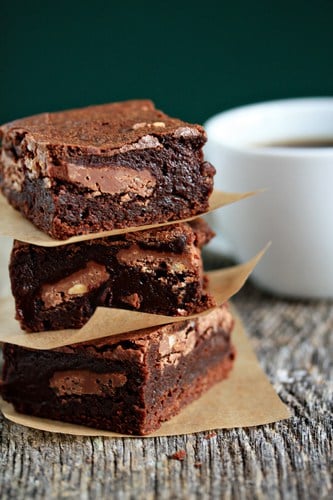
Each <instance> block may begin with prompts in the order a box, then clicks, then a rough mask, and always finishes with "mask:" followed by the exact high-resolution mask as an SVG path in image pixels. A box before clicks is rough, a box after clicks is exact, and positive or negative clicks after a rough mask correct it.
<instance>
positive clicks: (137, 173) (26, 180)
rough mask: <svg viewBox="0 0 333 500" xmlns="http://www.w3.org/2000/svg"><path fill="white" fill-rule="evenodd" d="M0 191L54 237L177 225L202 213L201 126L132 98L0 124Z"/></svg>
mask: <svg viewBox="0 0 333 500" xmlns="http://www.w3.org/2000/svg"><path fill="white" fill-rule="evenodd" d="M0 135H1V137H2V153H1V161H0V186H1V188H2V192H3V194H4V195H5V196H6V197H7V199H8V201H9V202H10V203H11V204H12V205H13V206H14V207H15V208H16V209H18V210H20V212H21V213H22V214H23V215H24V216H25V217H27V218H28V219H29V220H30V221H32V222H33V223H34V224H35V225H36V226H37V227H38V228H39V229H41V230H42V231H44V232H46V233H48V234H49V235H50V236H52V237H54V238H57V239H66V238H67V237H70V236H73V235H79V234H89V233H93V232H98V231H104V230H112V229H115V228H126V227H130V226H140V225H146V224H152V223H159V222H166V221H175V220H179V219H182V218H186V217H189V216H193V215H196V214H199V213H202V212H203V211H205V210H206V209H207V208H208V198H209V195H210V194H211V192H212V188H213V176H214V173H215V169H214V167H212V165H210V164H209V163H207V162H205V161H204V159H203V152H202V146H203V145H204V143H205V141H206V134H205V132H204V130H203V128H202V127H201V126H199V125H192V124H189V123H186V122H183V121H181V120H178V119H175V118H170V117H169V116H167V115H166V114H164V113H163V112H162V111H159V110H157V109H155V107H154V105H153V103H152V102H151V101H146V100H136V101H135V100H134V101H126V102H121V103H113V104H105V105H100V106H91V107H87V108H83V109H76V110H70V111H62V112H58V113H45V114H41V115H36V116H32V117H30V118H23V119H20V120H16V121H13V122H11V123H8V124H6V125H3V126H2V127H1V128H0Z"/></svg>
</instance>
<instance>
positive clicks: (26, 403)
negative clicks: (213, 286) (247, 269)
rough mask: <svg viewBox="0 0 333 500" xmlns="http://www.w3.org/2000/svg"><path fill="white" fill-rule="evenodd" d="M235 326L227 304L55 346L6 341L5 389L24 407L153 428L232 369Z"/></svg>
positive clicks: (118, 427) (95, 422)
mask: <svg viewBox="0 0 333 500" xmlns="http://www.w3.org/2000/svg"><path fill="white" fill-rule="evenodd" d="M232 328H233V318H232V316H231V313H230V312H229V310H228V307H227V305H223V306H221V307H219V308H216V309H213V310H212V311H211V312H210V313H209V314H207V315H204V316H201V317H199V318H197V319H195V320H184V322H181V323H174V324H169V325H166V326H162V327H155V328H150V329H146V330H140V331H137V332H134V333H131V334H129V333H128V334H123V335H121V336H117V337H107V338H104V339H99V340H94V341H89V342H85V343H81V344H75V345H71V346H67V347H60V348H57V349H53V350H48V351H46V350H44V351H42V350H33V349H28V348H23V347H19V346H16V345H12V344H5V345H4V349H3V355H4V361H5V363H4V369H3V380H2V382H1V385H0V392H1V395H2V397H3V398H4V399H5V400H6V401H9V402H11V403H13V405H14V407H15V409H16V410H17V411H18V412H22V413H26V414H30V415H35V416H38V417H47V418H50V419H56V420H62V421H66V422H71V423H76V424H82V425H87V426H90V427H95V428H99V429H106V430H110V431H115V432H121V433H125V434H135V435H141V434H147V433H150V432H152V431H154V430H156V429H158V428H159V427H160V425H161V423H162V422H163V421H165V420H168V419H169V418H170V417H172V416H173V415H176V414H177V413H178V412H179V411H180V410H181V409H182V408H183V407H184V406H186V405H187V404H188V403H190V402H191V401H193V400H195V399H197V398H198V397H199V396H200V395H201V394H202V393H203V392H204V391H206V390H207V389H209V388H210V387H211V386H212V385H213V384H215V383H216V382H218V381H220V380H222V379H223V378H225V377H226V376H227V375H228V373H229V371H230V369H231V368H232V365H233V360H234V355H235V353H234V348H233V347H232V344H231V342H230V334H231V331H232ZM221 411H223V408H221Z"/></svg>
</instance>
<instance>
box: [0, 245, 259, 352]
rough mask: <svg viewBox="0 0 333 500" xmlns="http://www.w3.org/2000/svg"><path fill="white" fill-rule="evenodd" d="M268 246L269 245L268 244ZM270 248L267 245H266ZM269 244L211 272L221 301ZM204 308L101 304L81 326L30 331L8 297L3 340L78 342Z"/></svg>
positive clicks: (1, 306) (0, 331) (2, 310)
mask: <svg viewBox="0 0 333 500" xmlns="http://www.w3.org/2000/svg"><path fill="white" fill-rule="evenodd" d="M267 246H268V245H267ZM266 248H267V247H266ZM266 248H265V249H263V250H262V251H261V252H259V253H258V254H257V255H256V256H255V257H253V258H252V259H251V260H249V261H248V262H246V263H245V264H240V265H238V266H232V267H228V268H224V269H219V270H216V271H211V272H209V273H207V276H208V277H209V287H208V290H209V291H210V292H211V293H212V294H213V295H214V297H215V300H216V303H217V304H218V305H220V304H223V302H225V301H227V300H229V299H230V297H232V296H233V295H235V293H237V292H238V291H239V290H240V289H241V287H242V286H243V284H244V282H245V281H246V279H247V278H248V276H249V275H250V273H251V272H252V270H253V269H254V267H255V266H256V264H257V263H258V261H259V260H260V259H261V257H262V255H263V254H264V253H265V251H266ZM207 312H208V311H204V312H202V313H199V314H194V315H191V316H176V317H175V316H164V315H160V314H148V313H142V312H137V311H128V310H126V309H116V308H108V307H98V308H97V309H96V311H95V312H94V314H93V316H92V317H91V318H90V319H89V321H88V322H87V323H86V324H85V325H84V326H83V327H82V328H81V329H68V330H57V331H50V332H38V333H26V332H24V331H23V330H21V328H20V326H19V323H18V322H17V321H16V320H15V319H14V317H15V307H14V299H13V298H12V297H7V298H5V299H2V300H1V301H0V342H9V343H11V344H16V345H20V346H23V347H30V348H32V349H54V348H55V347H60V346H64V345H69V344H74V343H76V342H85V341H87V340H93V339H97V338H102V337H108V336H111V335H117V334H120V333H124V332H131V331H134V330H140V329H142V328H147V327H151V326H157V325H164V324H167V323H174V322H176V321H184V319H191V318H195V317H197V316H201V315H204V314H207Z"/></svg>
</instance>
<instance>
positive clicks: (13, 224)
mask: <svg viewBox="0 0 333 500" xmlns="http://www.w3.org/2000/svg"><path fill="white" fill-rule="evenodd" d="M259 192H261V190H258V191H249V192H246V193H225V192H223V191H217V190H214V192H213V193H212V195H211V197H210V199H209V210H207V211H206V212H203V213H202V214H198V215H195V216H193V217H188V218H187V219H181V220H178V221H168V222H163V223H160V224H151V225H147V226H136V227H128V228H125V229H114V230H113V231H103V232H99V233H90V234H85V235H82V236H73V237H71V238H68V239H67V240H55V239H53V238H51V237H50V236H48V235H47V234H44V233H43V232H42V231H40V230H39V229H37V228H36V227H35V226H34V225H33V224H32V223H31V222H30V221H28V220H27V219H25V217H23V216H22V215H21V214H20V212H18V211H17V210H15V209H14V208H13V207H12V206H11V205H9V203H8V202H7V200H6V198H5V197H4V196H3V195H1V194H0V214H1V217H0V236H8V237H10V238H13V239H16V240H20V241H24V242H26V243H32V244H34V245H39V246H44V247H56V246H61V245H68V244H69V243H76V242H78V241H84V240H91V239H95V238H102V237H105V236H115V235H118V234H124V233H130V232H134V231H143V230H145V229H152V228H154V227H161V226H167V225H170V224H177V222H186V221H189V220H193V219H196V218H197V217H199V216H202V215H206V214H208V213H210V212H212V211H213V210H217V209H218V208H221V207H224V206H226V205H230V204H231V203H235V202H237V201H240V200H243V199H245V198H249V197H250V196H254V195H255V194H257V193H259Z"/></svg>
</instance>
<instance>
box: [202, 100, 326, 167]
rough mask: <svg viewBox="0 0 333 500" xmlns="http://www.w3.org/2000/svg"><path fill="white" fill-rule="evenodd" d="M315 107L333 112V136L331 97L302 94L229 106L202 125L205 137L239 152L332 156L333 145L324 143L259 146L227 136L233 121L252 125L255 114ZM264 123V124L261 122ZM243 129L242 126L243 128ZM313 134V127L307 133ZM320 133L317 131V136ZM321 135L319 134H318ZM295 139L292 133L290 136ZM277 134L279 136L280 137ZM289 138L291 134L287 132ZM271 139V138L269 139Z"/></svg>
mask: <svg viewBox="0 0 333 500" xmlns="http://www.w3.org/2000/svg"><path fill="white" fill-rule="evenodd" d="M316 110H317V112H318V111H321V112H325V113H331V114H332V119H331V120H332V138H333V97H332V96H327V97H301V98H288V99H278V100H270V101H263V102H258V103H253V104H247V105H245V106H239V107H236V108H231V109H229V110H226V111H222V112H220V113H217V114H215V115H213V116H212V117H210V118H209V119H208V120H207V121H206V122H205V123H204V127H205V129H206V132H207V136H208V141H214V142H215V143H218V144H220V145H221V146H223V147H224V148H227V149H229V150H232V151H235V152H236V151H237V152H238V153H244V154H249V155H259V156H279V157H286V156H288V157H293V156H306V157H310V156H315V157H323V156H330V157H331V156H332V155H333V146H325V147H322V148H318V147H315V146H314V147H311V146H306V147H301V146H297V147H296V146H295V147H292V148H291V147H290V146H285V147H283V146H279V147H278V148H277V147H274V146H272V147H269V146H265V147H260V145H259V146H258V145H257V146H256V145H251V144H249V141H247V142H246V141H244V143H242V142H233V140H232V139H231V140H230V134H231V130H232V128H233V127H235V125H238V127H239V126H243V127H250V126H252V123H251V118H252V119H253V120H252V121H253V122H254V125H255V118H256V117H257V121H260V116H261V117H262V118H263V117H264V115H266V116H269V114H271V115H273V113H275V116H277V115H278V114H279V115H280V119H281V116H282V115H281V114H282V113H286V115H287V114H288V113H291V112H294V113H296V112H303V113H310V112H311V111H313V112H315V111H316ZM262 125H263V124H262ZM243 130H244V128H243ZM239 131H240V130H239V128H238V129H237V131H235V136H236V135H237V133H238V134H239ZM293 135H294V136H296V135H297V134H296V133H295V132H294V134H293ZM314 136H316V131H314V132H312V133H311V134H309V137H312V138H313V137H314ZM319 137H320V134H318V138H319ZM321 137H322V135H321ZM292 138H293V139H295V137H292ZM279 139H280V138H278V140H279ZM289 139H290V136H289ZM271 140H274V139H271ZM284 140H288V137H285V138H284Z"/></svg>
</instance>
